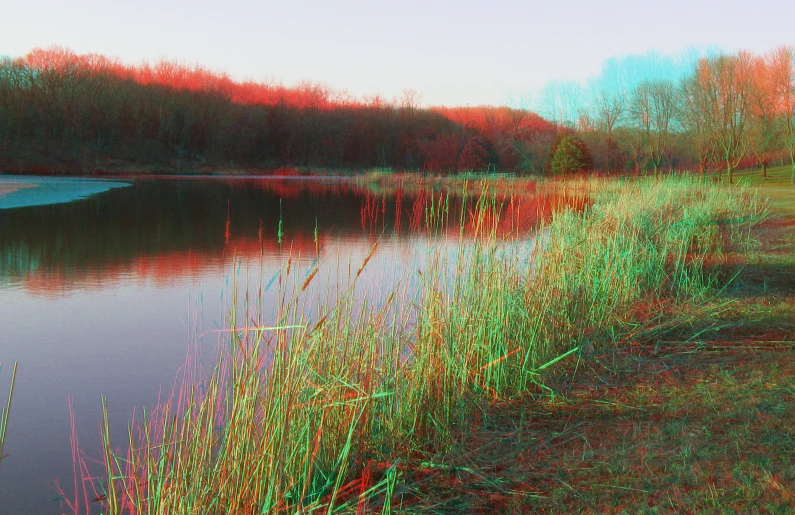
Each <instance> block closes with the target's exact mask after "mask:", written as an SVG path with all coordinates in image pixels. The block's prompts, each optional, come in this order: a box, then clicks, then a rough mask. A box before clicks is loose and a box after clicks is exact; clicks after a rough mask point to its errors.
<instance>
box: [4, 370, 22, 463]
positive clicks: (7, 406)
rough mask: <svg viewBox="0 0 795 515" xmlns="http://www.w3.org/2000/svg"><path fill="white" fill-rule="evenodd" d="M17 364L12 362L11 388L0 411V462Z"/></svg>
mask: <svg viewBox="0 0 795 515" xmlns="http://www.w3.org/2000/svg"><path fill="white" fill-rule="evenodd" d="M17 364H18V363H17V362H16V361H15V362H14V368H13V370H12V371H11V386H10V388H9V389H8V400H7V401H6V405H5V407H4V408H3V409H2V410H0V461H2V460H3V457H4V456H5V455H4V454H3V444H4V443H5V441H6V430H8V414H9V413H11V401H12V400H13V398H14V383H15V382H16V379H17ZM0 369H2V363H0Z"/></svg>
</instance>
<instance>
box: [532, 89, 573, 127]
mask: <svg viewBox="0 0 795 515" xmlns="http://www.w3.org/2000/svg"><path fill="white" fill-rule="evenodd" d="M537 111H538V112H539V113H541V115H542V116H544V118H546V119H547V120H550V121H552V122H553V123H555V125H557V126H558V127H565V128H569V129H570V128H574V126H575V125H576V124H577V121H578V120H579V118H580V115H581V114H582V112H583V92H582V86H581V85H580V83H579V82H577V81H566V80H556V81H552V82H550V83H548V84H547V85H546V86H544V88H543V89H542V90H541V93H540V98H539V101H538V108H537Z"/></svg>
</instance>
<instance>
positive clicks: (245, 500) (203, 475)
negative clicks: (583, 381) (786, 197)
mask: <svg viewBox="0 0 795 515" xmlns="http://www.w3.org/2000/svg"><path fill="white" fill-rule="evenodd" d="M563 187H565V188H567V189H573V190H579V191H580V192H583V191H587V192H589V193H591V194H592V195H593V199H594V201H593V203H592V204H591V205H590V206H588V207H587V208H586V209H585V210H584V211H575V210H571V209H562V210H560V211H558V212H556V213H555V214H554V216H553V218H552V220H551V221H550V222H549V223H548V224H546V225H544V226H542V227H539V228H538V231H537V233H536V236H535V237H533V238H529V239H528V238H527V236H528V235H525V234H522V235H514V236H515V237H510V238H508V237H505V236H502V235H500V234H501V233H499V232H498V231H497V222H498V218H499V216H498V213H499V212H500V209H499V207H500V206H499V205H498V202H497V200H496V196H494V195H491V194H490V193H489V188H488V185H480V186H479V188H478V191H479V194H478V196H477V198H469V199H467V200H466V201H465V202H464V208H463V209H462V210H461V213H460V218H459V223H460V225H461V238H460V240H459V241H458V243H457V246H456V249H455V252H454V253H453V254H450V252H449V248H447V251H446V250H444V249H443V248H442V247H441V246H440V248H439V249H438V250H433V251H431V253H430V256H429V260H428V265H427V266H426V267H424V268H423V269H422V270H421V271H419V272H416V274H417V277H414V278H413V279H415V283H417V284H419V285H420V286H419V288H416V289H408V288H396V289H395V290H394V291H389V292H384V293H383V296H382V297H380V298H372V299H368V298H366V297H365V298H362V297H361V296H360V295H359V294H358V293H357V292H358V291H360V287H361V285H360V284H359V282H360V281H362V280H363V274H362V271H363V270H364V269H365V268H366V266H367V262H368V261H369V260H370V258H371V257H372V255H373V254H374V253H375V252H376V251H377V244H376V245H375V246H374V247H373V249H372V250H371V251H370V254H369V255H368V256H367V258H366V259H365V260H364V262H363V263H362V264H361V265H360V267H359V268H356V267H354V268H353V269H352V272H351V274H350V275H351V277H350V280H349V282H348V284H347V285H346V287H344V288H340V289H334V290H333V291H332V290H330V291H328V292H318V291H316V290H315V289H314V288H313V281H316V276H317V274H316V273H312V274H311V275H308V276H306V278H305V279H302V280H294V281H291V282H288V281H287V280H286V278H288V277H291V273H292V274H296V273H297V272H296V271H295V270H296V268H297V267H295V266H294V264H293V263H292V262H291V261H288V262H287V263H286V264H285V268H284V270H283V274H282V275H281V276H280V278H279V283H280V284H281V302H280V303H279V307H278V309H277V311H276V313H274V314H272V316H266V315H264V314H262V313H261V312H260V311H259V310H257V308H256V306H253V305H249V302H246V303H245V305H244V308H243V309H242V311H241V312H238V310H237V308H236V307H235V306H237V303H235V302H233V303H232V306H233V307H232V308H231V311H230V314H229V331H228V333H226V334H227V335H228V339H227V341H226V343H225V345H224V347H223V349H222V352H221V353H220V357H219V359H218V361H217V363H215V366H214V368H213V369H212V371H211V372H210V373H209V374H208V375H207V376H206V377H203V378H195V377H192V378H190V379H188V380H186V381H185V383H184V384H183V386H182V388H181V389H179V390H178V391H176V392H175V394H174V398H172V399H170V400H169V402H166V403H164V404H163V405H161V406H159V407H158V408H157V409H156V410H154V411H153V412H151V413H144V415H143V417H141V418H140V419H139V420H135V421H133V423H132V424H131V425H130V431H129V434H128V435H127V436H126V440H127V444H125V447H126V449H125V450H123V451H122V450H120V449H119V448H117V447H116V446H115V445H114V443H113V442H112V441H111V435H110V434H109V432H108V430H107V427H108V423H107V416H106V418H105V424H104V426H103V427H104V428H105V429H104V437H105V456H104V462H105V476H106V479H105V483H104V484H105V487H104V491H100V492H99V494H100V495H101V498H102V499H103V503H104V512H105V513H110V514H116V513H125V514H127V513H129V514H133V513H134V514H147V515H149V514H194V513H203V514H221V513H224V514H226V513H240V514H254V513H262V514H266V513H314V512H318V513H331V512H356V513H364V512H373V511H380V512H382V513H392V512H393V511H394V510H395V508H396V503H399V498H395V496H394V494H395V492H396V488H397V486H398V485H399V484H400V483H401V481H404V480H405V472H406V470H407V468H411V467H412V466H413V464H416V463H418V462H419V461H418V460H425V463H426V465H427V464H428V461H427V460H428V459H429V457H431V456H435V457H436V458H435V459H436V460H437V461H436V462H435V463H436V466H443V462H441V463H440V462H439V461H438V460H443V456H444V454H445V452H447V450H449V449H450V447H451V445H452V444H453V441H454V438H455V436H454V435H455V433H456V428H459V427H465V426H466V424H467V421H468V420H469V419H471V417H473V416H474V415H475V414H476V412H477V409H478V408H477V407H478V406H479V405H481V404H482V403H488V402H491V401H493V400H500V399H505V398H510V397H513V396H526V395H554V392H553V391H552V390H551V389H549V388H548V387H547V386H546V385H545V377H546V374H548V373H550V372H553V371H554V369H555V364H556V363H558V362H559V361H560V360H562V359H567V358H568V359H571V358H574V357H575V356H577V357H579V358H580V359H587V355H588V350H589V348H590V347H591V346H593V345H610V344H617V343H616V342H619V341H620V340H621V338H622V337H623V336H626V335H627V334H629V333H631V332H633V331H637V330H638V328H639V327H642V326H643V324H644V322H646V321H647V320H649V319H650V318H652V317H655V316H656V315H657V314H658V311H659V309H660V308H659V306H662V305H665V306H667V308H668V309H670V306H671V305H685V304H692V303H697V302H699V301H700V300H703V299H705V298H707V297H709V296H711V295H713V294H714V293H715V291H716V288H715V286H716V283H715V279H714V277H712V276H711V275H710V274H709V273H707V269H706V268H705V263H706V262H707V261H712V260H715V259H717V258H719V257H720V256H725V255H726V253H727V252H728V251H729V250H730V249H729V248H728V245H740V244H750V243H751V242H752V232H751V230H750V229H751V227H752V226H753V225H754V224H755V223H757V222H758V221H759V220H760V219H761V218H762V217H763V216H764V214H765V210H766V206H765V203H764V201H763V200H762V199H760V198H759V197H758V196H757V195H755V194H754V193H753V192H752V191H751V190H746V189H741V188H725V187H719V186H712V185H709V186H703V185H700V184H698V183H697V182H695V181H692V180H688V179H685V178H669V179H666V180H661V181H651V180H649V181H645V180H644V181H639V182H627V183H622V184H619V183H617V182H610V181H595V180H594V181H580V182H568V183H567V184H566V185H565V186H563ZM434 206H435V207H434V208H433V209H434V211H432V212H428V213H427V214H426V215H427V216H426V227H428V230H429V231H432V230H436V228H437V227H438V224H439V223H441V221H440V219H439V218H440V217H449V218H451V219H452V220H455V215H454V214H451V213H449V212H448V210H447V209H446V207H442V206H447V204H446V203H445V202H442V203H441V204H439V203H438V202H437V203H436V204H434ZM453 223H456V222H455V221H454V222H453ZM727 235H728V237H727ZM353 270H356V272H355V273H354V272H353ZM288 284H289V285H290V286H288ZM246 298H248V296H247V297H246ZM251 298H252V299H255V298H256V292H254V293H253V294H252V295H251ZM255 303H256V302H253V304H255ZM79 469H80V470H82V469H83V467H82V466H81V467H79ZM84 505H85V506H87V503H84V502H83V501H81V500H80V499H78V498H77V497H75V501H71V502H70V507H71V509H72V510H73V511H74V512H76V513H79V512H81V511H84V510H83V508H82V506H84Z"/></svg>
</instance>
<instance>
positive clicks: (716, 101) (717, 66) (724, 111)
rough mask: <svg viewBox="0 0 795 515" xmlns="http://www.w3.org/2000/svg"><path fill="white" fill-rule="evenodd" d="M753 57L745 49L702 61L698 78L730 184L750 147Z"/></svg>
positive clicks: (697, 71)
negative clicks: (749, 126) (748, 125)
mask: <svg viewBox="0 0 795 515" xmlns="http://www.w3.org/2000/svg"><path fill="white" fill-rule="evenodd" d="M750 64H751V56H750V55H749V54H748V53H746V52H740V53H739V54H737V55H721V56H717V57H710V58H707V59H702V60H701V61H699V64H698V68H697V70H696V76H697V80H698V81H699V83H700V85H701V87H702V88H704V91H705V94H706V95H707V98H708V99H709V104H710V106H711V109H710V110H711V112H710V117H709V124H710V128H711V132H712V134H713V137H714V138H715V142H716V143H717V147H718V150H719V151H720V156H721V158H722V159H723V160H724V161H725V163H726V172H727V174H728V176H729V183H731V182H733V172H734V169H735V168H736V167H737V165H739V164H740V160H741V159H742V158H743V156H745V152H746V150H747V149H748V134H747V122H748V112H749V106H750V91H751V67H750Z"/></svg>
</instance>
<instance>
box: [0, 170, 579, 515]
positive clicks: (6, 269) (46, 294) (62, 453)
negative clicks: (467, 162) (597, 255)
mask: <svg viewBox="0 0 795 515" xmlns="http://www.w3.org/2000/svg"><path fill="white" fill-rule="evenodd" d="M6 180H7V179H6ZM14 181H17V182H20V183H24V182H27V183H29V184H34V185H35V184H39V183H41V181H40V180H39V179H36V178H29V179H28V180H26V179H20V178H14ZM68 182H69V181H65V182H63V181H62V182H60V183H57V184H55V183H52V182H50V183H47V184H46V186H47V187H48V188H50V190H52V191H56V195H55V196H53V194H50V195H49V196H46V197H47V198H48V199H50V200H52V201H53V202H58V203H48V204H43V202H44V201H43V200H42V199H41V198H39V199H38V200H34V201H30V199H29V198H28V197H30V195H34V193H35V189H36V188H35V187H29V188H27V190H28V191H26V192H25V195H27V196H28V197H26V198H28V200H27V201H24V202H23V201H20V200H19V197H20V194H21V192H22V190H21V189H18V190H17V191H14V192H13V193H8V191H9V187H8V186H7V185H6V186H5V191H6V194H5V195H4V196H5V197H6V199H5V201H6V203H7V204H8V205H6V206H3V204H2V199H3V195H0V361H2V364H3V368H2V372H1V373H0V395H2V399H5V395H6V394H7V388H8V382H9V380H10V371H11V364H12V363H13V362H14V361H19V373H18V377H17V384H16V389H15V392H14V403H13V406H12V410H11V417H10V421H9V429H8V434H7V440H6V445H5V448H4V454H6V458H5V459H4V460H3V461H2V463H0V513H2V514H5V513H12V514H16V513H36V514H39V513H40V514H47V513H61V512H62V510H65V509H66V506H65V505H64V504H63V501H62V500H61V499H60V498H59V495H58V494H57V493H56V488H55V484H56V482H58V483H60V484H61V485H62V486H63V489H64V490H65V491H66V492H67V493H68V492H71V491H72V490H73V488H74V487H73V472H72V455H71V450H70V435H71V434H72V428H71V425H70V411H69V400H68V399H70V398H71V403H72V409H73V412H74V415H75V424H74V425H75V430H76V434H77V435H78V437H79V438H80V446H81V448H82V449H83V450H84V452H85V453H86V455H87V456H88V457H89V458H97V457H99V456H100V455H101V454H100V437H99V435H100V431H99V427H100V420H101V405H100V394H104V395H106V396H107V397H108V403H109V412H110V419H111V423H112V434H113V435H114V438H115V444H117V445H118V447H123V446H124V438H125V436H126V426H127V422H128V421H129V418H130V415H131V414H132V413H133V410H134V408H137V409H140V408H141V407H145V406H152V405H154V404H156V402H157V400H158V395H159V393H160V392H163V393H164V394H165V393H168V391H170V389H171V386H172V384H173V381H174V379H175V377H176V374H177V372H178V370H179V368H180V366H181V365H182V364H183V363H184V361H185V356H186V352H188V348H189V342H193V343H195V344H197V345H199V346H200V347H201V346H208V347H210V348H215V345H216V344H217V340H218V333H213V332H211V331H212V330H213V329H216V328H220V327H223V326H224V323H225V318H226V316H225V313H226V312H227V310H228V308H229V306H230V302H231V301H230V292H231V287H232V284H233V283H234V282H235V281H238V282H239V283H240V284H242V285H245V284H250V285H252V287H253V286H255V285H257V284H263V285H264V286H263V288H265V293H264V294H263V297H262V299H263V300H262V302H263V310H264V311H265V312H266V314H267V312H268V310H273V309H274V306H275V303H276V298H277V289H278V288H277V287H275V286H274V287H271V288H267V286H268V283H271V284H272V281H271V280H272V279H274V278H275V277H277V275H278V271H279V270H281V269H283V266H284V263H285V260H286V259H287V258H288V257H291V258H292V259H293V263H294V265H293V266H294V267H295V268H294V270H296V272H295V273H294V274H293V275H294V276H295V277H296V278H298V280H300V279H301V278H302V277H306V275H307V274H309V273H310V271H311V270H313V269H314V267H319V268H320V269H321V272H322V273H320V274H318V280H317V281H315V282H316V283H317V285H318V286H319V287H322V288H328V286H329V285H333V284H336V283H337V282H339V281H343V282H344V278H345V277H346V276H347V274H348V273H349V270H353V273H355V271H356V270H357V269H358V267H359V266H360V265H361V263H362V262H363V260H364V259H365V257H366V256H367V254H368V252H369V251H370V249H371V247H372V246H373V244H374V243H375V242H376V241H378V242H379V243H378V247H377V251H376V253H375V256H374V257H373V259H372V260H371V262H370V263H369V264H368V266H367V271H366V272H365V276H364V279H365V280H364V281H363V283H364V284H365V285H366V288H367V289H368V290H369V291H370V292H371V293H368V295H370V296H372V295H377V294H378V292H379V291H382V290H388V289H389V288H390V287H391V286H390V285H391V284H393V283H394V281H396V280H397V279H398V278H400V277H404V276H405V274H404V272H405V270H406V268H411V267H416V268H421V267H422V265H423V260H424V258H425V256H426V255H427V248H428V246H429V245H436V246H438V245H445V242H447V241H449V242H450V243H449V245H450V246H453V245H454V243H453V242H455V241H458V236H459V233H460V230H461V227H460V224H459V222H458V216H459V212H460V198H458V197H453V198H452V199H451V200H449V201H448V204H449V212H450V216H449V218H450V223H449V225H448V226H445V227H441V228H439V229H438V230H436V231H435V233H434V234H433V235H431V234H430V233H429V231H428V229H427V228H426V226H425V213H426V211H427V209H428V207H429V206H430V205H431V199H434V200H433V202H434V205H435V206H438V198H439V197H438V195H439V194H440V193H439V192H438V191H437V192H428V191H414V192H413V193H408V192H404V191H403V190H402V189H401V190H390V191H374V190H372V189H366V188H357V187H353V186H350V185H348V184H347V183H345V182H343V181H335V180H328V179H326V180H324V181H320V180H311V179H302V180H297V179H294V180H286V179H228V178H225V179H218V178H214V179H210V178H205V179H201V178H191V179H187V178H185V179H174V178H172V179H134V180H129V181H125V182H126V184H128V185H127V186H124V187H121V184H114V185H110V186H113V187H112V188H110V189H107V187H108V186H109V185H102V187H99V186H98V185H97V184H88V185H87V184H86V183H85V182H82V183H81V182H79V181H78V183H75V184H73V186H74V187H73V188H70V187H69V184H68ZM64 184H66V185H64ZM3 187H4V186H3V183H2V181H0V193H2V192H3V191H4V190H3ZM407 190H408V188H407ZM52 191H51V192H50V193H52ZM38 192H39V193H42V192H43V190H39V191H38ZM518 193H519V192H517V197H516V198H515V199H514V202H513V203H511V202H510V200H509V199H507V198H506V199H504V201H505V204H504V207H503V208H502V211H503V219H502V221H501V222H500V227H501V230H502V231H503V232H504V233H515V234H520V235H523V234H524V235H526V234H528V233H529V232H530V231H531V229H532V227H533V226H534V224H535V223H536V222H537V219H538V217H539V216H541V217H543V216H547V215H548V213H549V210H550V209H551V206H552V204H554V203H555V202H559V201H560V199H550V198H541V197H539V196H534V195H532V194H530V193H532V192H522V193H523V194H522V195H519V194H518ZM86 195H90V196H88V197H86ZM12 196H15V198H16V199H17V200H13V199H12ZM53 199H55V200H53ZM12 200H13V203H12V202H11V201H12ZM569 200H570V199H569ZM567 201H568V200H567ZM31 202H35V203H37V204H38V205H28V206H25V207H15V206H20V205H23V204H27V203H31ZM522 203H523V204H522ZM12 204H13V205H12ZM3 207H6V208H5V209H4V208H3ZM280 234H281V236H280ZM448 235H449V236H448ZM403 286H406V287H409V288H410V287H411V284H405V283H403ZM243 289H244V288H243ZM3 402H4V401H3Z"/></svg>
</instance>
